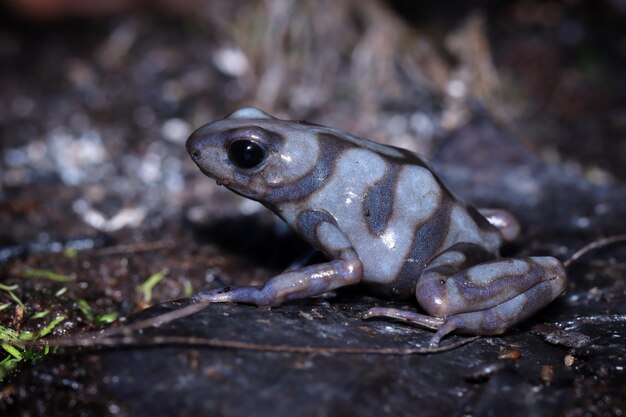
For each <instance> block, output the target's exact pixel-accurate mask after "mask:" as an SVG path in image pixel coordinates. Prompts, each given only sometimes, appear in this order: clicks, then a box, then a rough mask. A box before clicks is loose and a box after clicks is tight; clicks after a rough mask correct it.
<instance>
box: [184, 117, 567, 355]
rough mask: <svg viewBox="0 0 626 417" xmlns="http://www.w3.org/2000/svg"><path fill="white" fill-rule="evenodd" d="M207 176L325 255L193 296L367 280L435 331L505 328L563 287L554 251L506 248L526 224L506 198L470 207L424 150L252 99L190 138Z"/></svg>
mask: <svg viewBox="0 0 626 417" xmlns="http://www.w3.org/2000/svg"><path fill="white" fill-rule="evenodd" d="M186 148H187V151H188V153H189V155H190V156H191V159H192V160H193V162H194V163H195V164H196V165H197V167H198V168H199V169H200V171H201V172H202V173H203V174H205V175H206V176H208V177H210V178H212V179H214V180H215V181H216V182H217V184H218V185H223V186H225V187H226V188H228V189H229V190H230V191H232V192H234V193H236V194H239V195H240V196H243V197H246V198H249V199H252V200H255V201H258V202H259V203H261V204H262V205H263V206H265V207H267V208H268V209H269V210H271V211H273V212H274V213H275V214H276V215H277V216H278V217H279V218H280V219H282V220H283V221H284V222H285V223H287V225H288V226H289V227H290V228H291V229H292V230H294V231H295V232H296V233H297V234H298V235H299V236H300V237H301V238H303V239H304V240H305V241H306V242H308V243H309V244H310V245H311V246H312V247H313V248H315V249H316V250H317V251H319V252H321V253H322V254H323V255H324V256H325V258H326V259H325V262H320V263H316V264H310V265H308V264H306V263H303V264H301V265H298V266H297V267H293V268H288V269H287V270H285V271H284V272H283V273H280V274H278V275H276V276H273V277H272V278H270V279H269V280H267V282H266V283H265V284H263V285H262V286H258V287H255V286H239V287H224V288H217V289H211V290H206V291H201V292H199V293H197V294H195V295H194V296H192V300H193V301H194V302H196V303H207V304H210V303H244V304H252V305H256V306H259V307H266V308H269V307H274V306H279V305H281V304H283V303H285V302H288V301H292V300H297V299H303V298H309V297H318V296H323V295H324V294H327V293H329V292H332V291H333V290H336V289H339V288H341V287H346V286H352V285H356V284H360V285H362V286H364V287H365V288H366V289H367V290H368V291H371V292H372V293H373V294H377V295H379V296H382V297H387V298H392V299H398V300H406V299H411V298H412V297H415V300H416V301H417V304H418V306H419V308H420V309H419V310H418V309H414V310H407V309H404V308H392V307H372V308H370V309H368V310H367V311H365V312H364V313H363V315H362V317H363V318H364V319H372V318H379V319H393V320H396V321H400V322H403V323H407V324H410V325H415V326H419V327H423V328H426V329H430V330H432V331H433V334H432V336H431V337H430V340H429V346H431V347H437V346H439V345H440V343H441V341H442V338H444V337H445V336H446V335H448V334H450V333H453V332H454V333H462V334H470V335H499V334H502V333H504V332H506V331H507V330H509V329H510V328H511V327H513V326H515V325H517V324H518V323H520V322H522V321H524V320H526V319H527V318H529V317H530V316H532V315H533V314H535V313H536V312H537V311H539V310H541V309H542V308H544V307H545V306H547V305H548V304H550V303H551V302H552V301H553V300H554V299H556V298H557V297H558V296H559V295H560V294H562V293H563V292H564V291H565V289H566V286H567V274H566V271H565V267H564V266H563V264H562V263H561V262H560V261H559V260H558V259H556V258H555V257H551V256H525V257H510V258H503V257H501V256H500V249H501V247H502V245H504V244H505V243H507V242H511V241H513V240H515V239H516V238H517V236H518V235H519V233H520V223H519V222H518V221H517V219H516V217H515V216H514V215H513V214H511V213H510V212H509V211H507V210H505V209H499V208H495V209H494V208H491V209H480V208H478V209H477V208H474V207H473V206H472V205H470V204H468V203H466V202H465V201H464V200H463V199H462V198H460V197H459V196H458V195H456V194H455V193H453V192H452V191H451V190H450V189H449V188H448V187H447V186H446V185H445V184H444V183H443V181H442V180H441V178H440V177H439V176H438V175H437V174H436V173H435V172H434V170H433V168H432V167H431V165H430V164H429V162H428V161H427V160H426V159H425V158H424V157H422V156H420V155H418V154H416V153H414V152H411V151H409V150H405V149H402V148H399V147H394V146H389V145H383V144H381V143H378V142H375V141H371V140H368V139H364V138H361V137H358V136H355V135H352V134H350V133H347V132H344V131H341V130H339V129H335V128H331V127H326V126H322V125H318V124H314V123H309V122H305V121H292V120H284V119H279V118H276V117H273V116H271V115H269V114H267V113H265V112H263V111H262V110H260V109H257V108H254V107H244V108H241V109H239V110H236V111H234V112H233V113H231V114H229V115H228V116H226V117H224V118H223V119H219V120H216V121H214V122H211V123H208V124H206V125H204V126H201V127H200V128H198V129H197V130H196V131H195V132H193V133H192V134H191V136H190V137H189V138H188V140H187V142H186Z"/></svg>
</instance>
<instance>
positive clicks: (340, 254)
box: [192, 211, 363, 306]
mask: <svg viewBox="0 0 626 417" xmlns="http://www.w3.org/2000/svg"><path fill="white" fill-rule="evenodd" d="M298 231H299V232H300V233H301V234H302V235H303V236H304V237H305V238H306V239H307V240H309V241H310V242H313V243H314V244H315V246H316V247H317V248H318V249H320V250H321V251H322V252H324V253H325V254H327V255H328V256H329V257H330V258H331V259H333V260H332V261H330V262H327V263H323V264H317V265H311V266H307V267H304V268H301V269H298V270H295V271H287V272H285V273H282V274H280V275H277V276H275V277H273V278H271V279H270V280H269V281H267V282H266V283H265V285H263V287H261V288H255V287H230V288H222V289H217V290H211V291H205V292H201V293H198V294H196V295H195V296H193V297H192V298H193V300H194V301H196V302H210V303H226V302H236V303H246V304H255V305H257V306H275V305H278V304H281V303H283V302H284V301H287V300H295V299H299V298H306V297H313V296H316V295H321V294H323V293H325V292H328V291H330V290H334V289H336V288H339V287H343V286H346V285H351V284H356V283H357V282H359V281H360V280H361V278H362V277H363V266H362V264H361V260H360V259H359V257H358V255H357V253H356V251H355V250H354V248H353V247H352V245H351V244H350V242H349V241H348V239H347V238H346V236H345V235H344V234H343V232H342V231H341V230H340V229H339V227H338V226H337V223H336V222H335V220H334V218H332V216H330V215H329V214H328V213H326V212H321V211H305V212H303V213H300V215H298Z"/></svg>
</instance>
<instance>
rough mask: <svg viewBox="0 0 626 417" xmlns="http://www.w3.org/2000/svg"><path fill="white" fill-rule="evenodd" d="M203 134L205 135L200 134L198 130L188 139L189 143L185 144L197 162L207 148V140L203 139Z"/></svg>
mask: <svg viewBox="0 0 626 417" xmlns="http://www.w3.org/2000/svg"><path fill="white" fill-rule="evenodd" d="M202 136H203V135H200V134H198V132H197V131H196V132H194V133H192V135H191V136H189V139H187V143H186V144H185V146H186V147H187V152H188V153H189V155H190V156H191V158H192V159H193V160H194V161H196V162H197V161H198V160H199V159H201V158H202V154H203V151H204V150H205V149H206V143H205V142H206V141H205V140H203V137H202Z"/></svg>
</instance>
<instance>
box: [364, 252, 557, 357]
mask: <svg viewBox="0 0 626 417" xmlns="http://www.w3.org/2000/svg"><path fill="white" fill-rule="evenodd" d="M489 258H493V256H491V255H490V254H489V253H488V252H487V251H486V250H485V249H483V248H482V247H480V246H477V245H473V244H466V243H459V244H456V245H454V246H452V247H451V248H449V249H448V250H446V251H444V252H442V253H441V254H440V255H438V256H437V257H435V258H434V259H433V260H432V261H431V262H430V263H429V264H428V265H427V266H426V268H425V269H424V270H423V272H422V275H421V277H420V279H419V281H418V283H417V286H416V291H415V292H416V297H417V301H418V303H419V304H420V306H421V307H422V308H423V309H424V310H426V312H427V313H428V314H430V316H425V315H422V314H418V313H412V312H407V311H404V310H394V309H382V308H375V309H371V310H370V311H368V312H367V313H366V317H368V318H369V317H374V316H385V317H391V318H395V319H399V320H401V321H404V322H409V323H415V324H419V325H422V326H425V327H428V328H433V329H437V332H436V333H435V335H434V336H433V337H432V339H431V342H430V343H431V345H433V346H436V345H438V344H439V342H440V340H441V338H442V337H444V336H445V335H447V334H448V333H450V332H452V331H459V332H463V333H469V334H500V333H502V332H504V331H505V330H507V329H508V328H510V327H511V326H513V325H515V324H516V323H519V322H520V321H522V320H524V319H526V318H528V317H529V316H531V315H532V314H534V313H535V312H536V311H538V310H539V309H541V308H543V307H545V306H546V305H547V304H548V303H550V302H551V301H552V300H554V299H555V298H556V297H557V296H558V295H559V294H561V293H562V292H563V291H564V289H565V285H566V275H565V269H564V267H563V265H562V264H561V262H559V261H558V260H557V259H556V258H552V257H548V256H546V257H529V258H511V259H491V260H489Z"/></svg>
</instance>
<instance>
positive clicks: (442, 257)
mask: <svg viewBox="0 0 626 417" xmlns="http://www.w3.org/2000/svg"><path fill="white" fill-rule="evenodd" d="M493 257H494V256H493V255H492V254H491V253H489V252H488V251H487V250H486V249H485V248H483V247H482V246H478V245H475V244H471V243H457V244H455V245H454V246H452V247H450V248H449V249H447V250H446V251H444V252H442V253H441V254H439V255H438V256H437V257H435V258H434V259H433V260H431V262H430V263H429V264H428V266H427V268H426V269H425V270H424V271H425V272H426V271H429V272H428V275H429V277H431V278H430V279H435V278H438V279H439V280H445V279H446V277H448V276H452V275H454V274H455V273H456V272H458V271H462V270H464V269H466V268H468V267H469V266H471V265H476V264H479V263H482V262H486V261H489V260H491V259H493ZM423 276H424V273H423V274H422V277H423ZM422 279H423V278H422ZM418 285H419V283H418ZM423 297H424V298H425V299H426V300H425V301H426V302H427V304H429V305H433V306H435V307H437V306H438V305H439V303H440V302H441V304H443V303H444V302H443V299H442V298H441V297H440V296H439V295H438V294H437V295H434V296H431V294H424V295H423ZM419 299H420V297H419V295H418V301H419ZM420 304H422V303H421V302H420ZM422 307H424V306H422ZM424 309H425V310H427V311H428V312H429V313H431V314H432V315H430V316H428V315H424V314H419V313H417V312H414V311H407V310H399V309H396V308H385V307H374V308H371V309H369V310H368V311H367V312H365V314H364V315H363V318H366V319H367V318H372V317H388V318H392V319H395V320H398V321H401V322H404V323H410V324H416V325H419V326H423V327H426V328H429V329H434V330H437V329H439V328H440V327H441V326H442V325H444V324H445V322H446V320H445V318H443V317H445V314H442V313H441V312H437V314H433V313H432V311H433V310H432V309H431V311H429V309H428V308H424Z"/></svg>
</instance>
